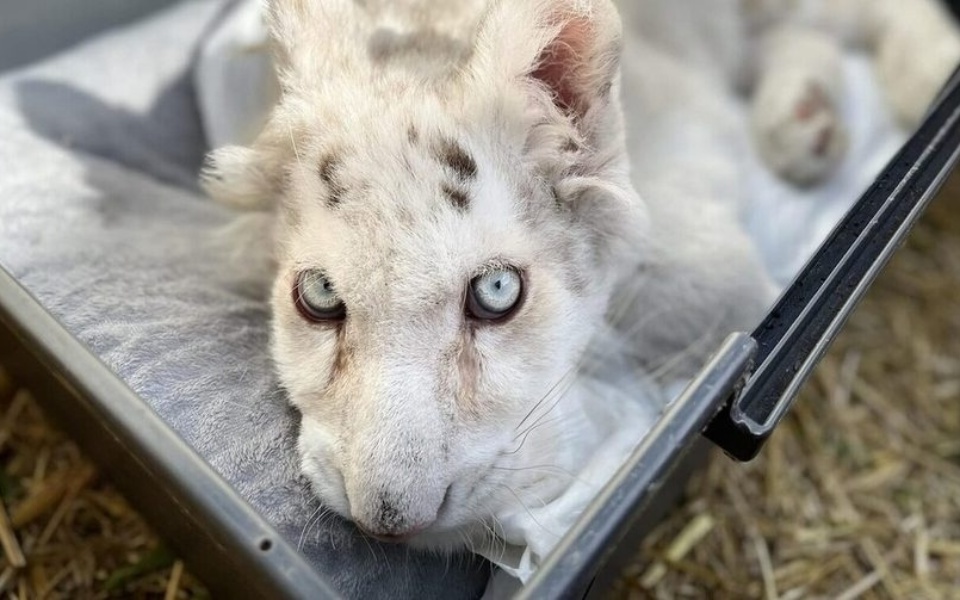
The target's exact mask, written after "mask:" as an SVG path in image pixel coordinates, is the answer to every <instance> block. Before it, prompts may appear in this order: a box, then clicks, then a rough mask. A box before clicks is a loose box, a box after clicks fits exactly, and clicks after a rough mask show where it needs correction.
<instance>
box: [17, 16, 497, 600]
mask: <svg viewBox="0 0 960 600" xmlns="http://www.w3.org/2000/svg"><path fill="white" fill-rule="evenodd" d="M225 6H226V4H225V2H222V1H217V0H200V1H191V2H186V3H183V4H180V5H177V6H174V7H173V8H171V9H168V10H166V11H164V12H163V13H160V14H159V15H157V16H155V17H152V18H150V19H148V20H147V21H146V22H143V23H141V24H138V25H135V26H133V27H130V28H126V29H123V30H118V31H116V32H113V33H109V34H107V35H104V36H101V37H100V38H97V39H95V40H93V41H91V42H89V43H86V44H85V45H82V46H80V47H77V48H74V49H72V50H70V51H68V52H66V53H63V54H61V55H59V56H56V57H54V58H52V59H49V60H46V61H44V62H42V63H40V64H37V65H34V66H31V67H28V68H26V69H22V70H19V71H16V72H13V73H9V74H6V75H4V76H2V77H0V132H2V134H0V164H2V165H3V167H2V168H0V264H2V266H3V267H4V268H5V269H7V270H8V271H10V272H11V273H12V274H13V275H14V276H15V277H16V278H17V279H18V280H19V281H20V282H21V283H22V284H23V285H25V286H26V288H27V289H28V290H29V291H30V292H31V293H33V294H34V295H35V296H36V297H37V298H38V299H39V300H40V302H41V303H42V304H43V305H44V306H46V307H47V308H48V309H49V310H50V311H51V312H52V313H53V314H54V315H55V316H56V317H57V318H58V319H60V320H61V322H62V323H63V324H64V325H65V326H66V327H67V329H69V330H70V331H71V332H72V333H73V334H74V335H75V336H77V337H78V338H79V339H80V340H81V341H82V342H84V343H85V344H86V345H87V346H88V347H89V348H90V349H91V350H92V351H93V352H94V353H95V354H96V355H98V356H99V357H101V359H102V360H104V362H106V364H107V365H109V366H110V367H111V368H112V369H113V370H114V371H116V373H117V374H118V375H119V376H120V377H121V378H122V379H123V380H125V381H126V382H127V383H128V384H129V385H130V386H131V387H132V388H133V389H134V390H135V391H136V392H137V393H138V394H139V395H140V396H141V397H142V398H143V399H144V400H145V401H147V402H148V403H149V404H150V406H151V407H152V408H153V410H155V411H156V412H157V413H158V414H159V415H160V416H161V417H162V418H163V419H164V420H165V421H166V422H167V423H169V425H170V426H171V427H172V428H173V429H174V430H175V431H176V432H177V433H179V435H180V436H182V437H183V439H184V440H185V441H186V442H187V443H188V444H189V445H190V446H192V447H193V448H194V449H195V450H196V451H197V452H198V453H199V454H200V455H201V456H203V457H204V458H205V459H206V460H207V461H208V462H209V463H210V464H211V465H212V466H213V467H214V469H216V470H217V471H218V472H219V473H220V475H222V476H223V478H224V479H225V480H226V481H227V482H229V483H230V484H231V485H232V486H233V487H234V488H235V489H236V490H237V491H238V492H239V493H240V494H241V495H242V496H243V497H244V498H246V500H247V501H248V502H249V503H250V504H251V505H252V506H253V507H254V508H255V509H256V510H257V511H258V512H259V513H260V514H261V515H263V516H264V517H265V518H266V519H267V520H268V521H269V522H270V523H272V524H273V525H274V526H275V527H276V528H277V530H278V531H279V532H280V534H281V535H282V536H283V537H284V538H285V539H286V540H287V541H288V542H290V543H291V544H293V545H294V546H295V547H299V548H300V549H301V550H302V552H303V553H304V554H305V555H306V556H307V558H308V559H309V560H310V561H311V562H312V563H313V564H314V565H316V568H317V569H318V570H319V571H320V572H321V573H322V574H323V575H324V576H326V577H327V578H328V579H329V580H330V581H331V582H332V583H333V584H334V585H335V586H336V587H337V588H338V589H339V590H340V591H341V592H342V593H343V594H344V595H345V596H347V597H352V598H365V599H366V598H391V599H401V598H411V599H413V598H417V599H420V598H431V597H432V598H452V597H457V598H470V597H478V596H479V595H480V594H482V592H483V589H484V585H485V583H486V580H487V579H488V577H489V574H490V570H491V569H490V566H489V565H488V564H487V563H485V562H482V561H481V560H479V559H477V558H473V557H469V556H453V557H440V556H435V555H431V554H428V553H418V552H416V551H413V550H410V549H408V548H405V547H398V546H389V545H380V544H378V543H376V542H375V541H373V540H365V539H363V538H361V537H359V536H358V535H357V534H356V532H355V531H354V529H353V527H352V525H349V524H347V523H345V522H343V521H341V520H339V519H337V518H334V517H332V516H329V515H321V513H320V512H319V507H318V504H317V502H316V500H315V499H314V497H313V495H312V494H311V492H310V490H309V488H308V486H307V485H306V483H305V481H304V480H303V479H302V478H301V477H300V475H299V470H298V467H297V453H296V448H295V443H296V431H297V427H298V424H299V418H298V415H297V414H296V413H295V411H293V410H292V409H291V408H289V407H288V405H287V403H286V400H285V397H284V395H283V392H282V391H281V390H280V389H279V388H278V386H277V384H276V381H275V379H274V376H273V372H272V369H271V366H270V363H269V357H268V355H267V352H266V348H267V341H268V331H267V323H268V309H267V305H266V302H265V299H264V298H263V293H262V289H263V288H262V287H261V285H260V284H261V283H262V282H260V281H258V279H257V277H256V276H255V274H254V273H253V272H256V271H257V269H255V268H253V267H252V266H251V269H250V271H251V273H249V274H248V273H245V272H244V270H243V269H238V268H237V257H236V256H234V255H232V254H231V253H230V252H228V251H226V249H225V248H226V247H227V245H226V244H217V243H213V242H211V240H215V239H217V237H218V232H220V231H221V230H222V229H223V228H224V227H226V226H228V225H230V224H231V222H232V221H233V220H235V219H236V216H235V215H234V214H232V213H231V212H230V211H229V210H227V209H225V208H222V207H220V206H217V205H215V204H213V203H212V202H211V201H210V200H208V199H206V198H205V197H204V196H202V195H201V194H200V192H199V191H198V189H197V185H196V174H197V171H198V169H199V167H200V164H201V161H202V157H203V154H204V152H205V151H206V148H205V147H204V146H205V144H204V136H203V133H202V128H201V124H200V121H199V117H198V111H197V108H196V102H195V94H194V90H193V88H192V84H191V73H190V70H191V68H192V65H193V63H194V57H195V53H196V49H197V44H198V42H199V40H201V39H202V38H203V36H204V35H205V33H206V32H207V31H208V30H209V28H210V27H211V26H213V25H214V24H215V23H216V22H217V20H218V19H219V18H221V15H222V12H223V9H224V7H225ZM253 243H255V242H253ZM264 250H265V249H264ZM264 253H265V252H264Z"/></svg>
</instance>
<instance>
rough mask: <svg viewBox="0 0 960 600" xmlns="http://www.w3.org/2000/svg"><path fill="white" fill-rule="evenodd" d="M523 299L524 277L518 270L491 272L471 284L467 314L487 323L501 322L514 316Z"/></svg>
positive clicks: (505, 269) (506, 269) (474, 279)
mask: <svg viewBox="0 0 960 600" xmlns="http://www.w3.org/2000/svg"><path fill="white" fill-rule="evenodd" d="M522 298H523V277H521V276H520V273H519V272H518V271H517V270H516V269H512V268H501V269H496V270H493V271H489V272H487V273H484V274H483V275H479V276H477V277H474V278H473V280H472V281H471V282H470V291H469V293H468V294H467V314H468V315H470V316H471V317H474V318H476V319H482V320H485V321H499V320H502V319H505V318H506V317H508V316H509V315H510V314H512V313H513V311H514V310H516V308H517V307H518V306H519V305H520V300H521V299H522Z"/></svg>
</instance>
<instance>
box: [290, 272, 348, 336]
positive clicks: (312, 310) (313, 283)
mask: <svg viewBox="0 0 960 600" xmlns="http://www.w3.org/2000/svg"><path fill="white" fill-rule="evenodd" d="M293 301H294V304H296V306H297V310H299V311H300V314H301V315H303V317H304V318H305V319H307V320H309V321H313V322H317V323H319V322H325V321H341V320H343V318H344V317H346V316H347V309H346V307H345V306H344V305H343V301H342V300H341V299H340V296H338V295H337V292H336V290H335V289H334V288H333V284H332V283H330V280H329V279H327V276H326V275H324V274H323V272H322V271H319V270H317V269H311V270H308V271H302V272H301V273H300V274H299V275H297V281H296V284H295V285H294V287H293Z"/></svg>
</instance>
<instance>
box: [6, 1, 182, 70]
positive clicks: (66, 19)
mask: <svg viewBox="0 0 960 600" xmlns="http://www.w3.org/2000/svg"><path fill="white" fill-rule="evenodd" d="M173 2H174V0H0V71H4V70H6V69H11V68H14V67H17V66H20V65H23V64H27V63H29V62H31V61H34V60H37V59H39V58H42V57H44V56H46V55H48V54H50V53H52V52H56V51H58V50H62V49H64V48H67V47H69V46H71V45H72V44H75V43H77V42H79V41H81V40H83V39H84V38H86V37H88V36H90V35H91V34H93V33H96V32H98V31H102V30H103V29H106V28H108V27H114V26H118V25H122V24H124V23H129V22H130V21H133V20H134V19H137V18H139V17H142V16H144V15H146V14H148V13H150V12H152V11H154V10H157V9H158V8H160V7H163V6H167V5H169V4H172V3H173Z"/></svg>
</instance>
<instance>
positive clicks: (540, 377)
mask: <svg viewBox="0 0 960 600" xmlns="http://www.w3.org/2000/svg"><path fill="white" fill-rule="evenodd" d="M903 4H909V5H910V6H911V9H910V11H911V12H910V13H909V14H908V15H907V16H905V15H904V14H902V11H901V12H899V13H898V14H897V15H896V16H894V17H891V16H890V15H891V13H892V12H893V11H895V10H897V9H898V8H899V7H900V6H901V4H900V3H898V2H896V1H895V0H890V2H883V1H880V0H820V1H819V2H817V1H815V0H810V1H808V2H803V1H799V2H798V1H796V0H781V1H777V0H766V1H764V0H753V1H748V0H744V1H743V2H739V1H735V0H684V1H679V2H678V1H676V0H640V1H638V2H624V3H623V6H621V9H622V11H623V13H624V17H625V19H626V22H627V23H628V25H629V26H630V27H629V31H630V32H633V33H636V34H637V35H635V36H634V35H628V36H627V47H626V49H625V50H624V39H623V37H624V36H623V35H622V29H621V21H620V16H619V14H618V10H617V8H616V7H615V6H614V5H613V3H612V2H610V0H493V1H492V2H489V3H488V2H486V1H485V0H461V1H459V2H448V1H446V0H402V1H400V0H392V1H389V0H362V1H361V0H357V1H355V2H354V1H352V0H322V1H321V0H312V1H311V0H272V1H271V2H270V3H269V22H270V31H271V38H272V41H273V44H274V46H275V59H276V62H277V67H278V81H279V84H280V85H279V89H280V94H279V100H278V102H277V104H276V107H275V108H274V109H273V111H272V112H271V114H270V116H269V118H268V119H267V122H266V125H265V127H264V128H263V130H262V132H261V133H260V134H259V136H258V137H257V139H256V140H255V141H254V142H253V143H251V144H250V145H247V146H228V147H225V148H221V149H219V150H217V151H215V152H213V153H212V154H211V156H210V159H209V164H208V166H207V169H206V170H205V173H204V183H205V186H206V188H207V189H208V190H209V192H210V193H211V195H212V196H214V197H215V198H217V199H219V200H222V201H224V202H227V203H229V204H232V205H235V206H239V207H245V208H253V209H262V210H270V211H276V214H277V225H276V231H275V241H274V243H275V246H276V249H275V262H276V265H275V269H276V274H275V284H274V287H273V294H272V309H273V348H272V351H273V355H274V358H275V362H276V365H277V370H278V373H279V376H280V380H281V382H282V384H283V385H284V387H285V388H286V389H287V390H288V392H289V395H290V398H291V401H292V402H293V403H294V404H295V405H296V407H297V408H298V409H299V410H300V411H301V413H302V417H303V419H302V429H301V435H300V452H301V461H302V466H303V470H304V472H305V473H306V475H307V476H308V477H309V479H310V481H311V482H312V484H313V486H314V489H315V490H316V493H317V494H318V495H319V496H320V498H321V499H322V500H323V502H324V503H325V504H326V505H327V506H329V507H330V508H332V509H334V510H335V511H336V512H338V513H340V514H341V515H343V516H344V517H346V518H349V519H351V520H353V521H354V522H355V523H356V524H357V525H358V526H359V527H360V528H361V529H363V530H364V531H366V532H368V533H369V534H370V535H372V536H374V537H377V538H379V539H384V540H391V541H411V542H413V543H416V544H421V545H428V546H431V547H437V548H445V547H447V548H449V547H456V546H459V545H460V544H462V543H470V541H471V540H472V539H476V538H477V537H478V536H483V535H486V531H487V530H488V528H489V527H490V524H491V522H492V521H493V520H494V519H496V517H497V515H498V514H502V513H503V512H509V511H510V510H512V509H513V508H515V507H516V506H518V505H519V506H528V505H534V504H542V503H545V502H549V501H550V500H551V499H552V498H555V497H556V496H557V495H558V494H560V493H561V492H562V491H563V489H564V488H565V487H566V486H568V485H569V484H570V473H575V472H577V471H578V470H579V468H580V467H582V466H583V464H584V463H585V461H586V460H587V459H588V458H589V455H590V453H591V452H592V450H593V447H591V446H590V445H589V444H585V443H581V441H582V440H581V441H577V440H579V439H580V438H578V436H577V428H578V423H580V422H581V420H582V419H581V418H582V417H583V416H584V414H583V412H582V411H584V410H590V409H589V407H590V402H589V398H586V399H585V398H583V397H579V398H577V395H578V394H581V395H582V394H584V393H585V392H584V391H583V390H582V389H580V388H579V387H577V386H576V385H575V384H571V383H570V382H571V380H572V379H575V375H576V373H577V371H578V369H579V368H580V367H581V365H583V364H584V362H585V361H587V360H588V358H589V357H590V356H591V353H592V352H593V349H594V348H595V345H592V344H591V341H592V340H595V339H597V338H598V337H599V338H600V339H602V340H605V341H610V342H611V343H612V342H617V343H619V344H621V345H624V349H625V350H627V351H629V354H630V355H631V356H632V358H633V359H634V360H635V365H636V368H637V369H644V370H646V371H648V372H654V371H658V370H659V369H662V368H664V364H663V363H664V361H665V359H671V361H670V365H669V366H670V369H671V372H672V373H673V374H674V375H676V376H678V377H682V376H684V375H689V374H690V373H691V372H692V370H693V369H695V368H696V366H697V365H698V364H699V363H700V362H701V361H702V359H703V357H704V356H705V355H706V354H707V353H708V352H709V351H710V350H711V349H712V348H713V347H714V346H715V342H716V341H717V340H718V339H719V336H721V335H723V334H725V333H726V332H729V331H732V330H742V329H749V328H750V327H752V326H753V325H754V324H755V323H756V322H757V320H758V319H759V317H760V316H761V315H762V312H763V311H764V310H765V308H766V307H767V306H768V305H769V303H770V301H771V299H772V295H773V286H772V285H771V284H770V283H769V281H768V280H767V278H766V276H765V275H764V273H763V269H762V267H761V266H760V264H759V262H758V260H757V257H756V256H755V254H754V250H753V247H752V245H751V243H750V241H749V240H748V239H747V237H746V236H745V234H744V232H743V231H742V230H741V228H740V226H739V225H738V223H737V219H736V210H737V208H738V207H737V205H736V204H737V198H736V190H737V183H738V176H739V173H740V171H739V169H740V165H739V162H738V156H737V155H738V152H737V151H736V145H737V144H743V143H747V142H746V140H741V139H740V138H741V137H742V136H740V135H739V134H738V133H736V127H734V124H733V123H732V121H731V118H732V117H731V116H730V111H729V107H728V104H727V103H726V102H725V101H724V100H723V99H722V98H721V97H720V96H721V94H718V93H717V90H718V89H722V88H724V87H727V88H732V87H734V86H739V87H741V88H745V89H746V88H752V89H753V90H754V91H753V94H754V96H755V98H756V99H755V107H754V115H753V139H754V143H755V144H756V145H757V147H758V148H759V150H760V153H761V155H762V157H763V158H764V160H765V161H766V162H767V163H768V164H769V165H770V167H771V168H772V169H774V170H775V171H776V172H777V173H780V174H781V175H782V176H783V177H784V178H787V179H789V180H791V181H794V182H796V183H798V184H801V185H807V184H812V183H814V182H816V181H818V180H820V179H822V178H824V177H827V176H829V173H830V170H831V169H832V167H833V165H834V164H835V163H836V162H837V161H838V160H839V157H840V156H841V155H842V153H843V151H844V146H845V142H844V133H843V124H842V123H841V122H839V118H838V117H837V113H836V112H835V111H834V109H833V106H834V104H835V103H836V96H837V94H839V93H841V90H842V86H841V85H840V83H839V78H840V71H839V68H838V67H837V65H836V54H837V47H838V46H837V45H838V44H840V43H862V44H867V45H869V46H870V47H872V48H875V51H876V53H877V56H878V64H879V66H880V72H881V74H884V73H886V75H883V77H884V81H886V82H887V83H886V84H887V86H888V88H889V91H890V97H891V101H892V102H893V105H894V106H895V107H896V109H897V111H898V113H899V114H900V115H901V116H902V118H903V119H904V120H905V121H908V122H915V121H916V120H917V119H919V117H920V115H921V114H922V112H923V110H925V108H926V104H927V103H929V101H930V99H931V98H932V96H933V94H934V93H935V90H936V89H937V86H938V85H939V84H940V83H941V82H942V81H943V79H945V77H946V76H947V74H948V73H949V70H950V69H951V68H952V66H953V62H954V61H955V60H956V59H957V58H958V56H960V51H958V49H957V48H958V47H960V45H958V43H957V35H956V33H955V31H954V30H953V29H952V28H951V27H949V26H947V25H945V24H944V23H946V20H945V17H944V16H943V15H942V14H941V12H940V9H939V8H938V7H937V6H936V5H935V4H934V3H933V2H931V1H928V0H913V1H911V2H904V3H903ZM851 15H856V16H857V17H858V18H860V17H867V18H866V19H864V20H863V21H862V22H861V21H859V20H857V19H854V18H852V17H851ZM941 19H943V20H941ZM928 30H936V35H926V34H927V33H928ZM757 48H760V50H757ZM905 55H914V56H917V57H918V60H920V59H922V61H923V66H918V67H917V68H916V69H903V68H902V67H901V66H900V64H899V61H901V60H902V59H903V57H904V56H905ZM621 56H622V57H623V64H622V65H621ZM753 58H759V60H752V59H753ZM918 65H919V63H918ZM621 66H622V72H623V74H622V75H621ZM622 88H623V89H622ZM622 94H624V95H627V96H628V97H629V98H630V102H631V113H630V119H629V120H628V122H627V123H625V122H624V117H623V110H622V102H621V95H622ZM628 140H629V144H628ZM731 144H732V146H731ZM628 148H629V151H628ZM718 148H719V149H720V152H719V153H718V152H717V149H718ZM654 150H655V151H654ZM638 190H639V193H638ZM673 359H676V360H673ZM572 398H574V399H576V401H572V400H571V399H572ZM599 408H600V407H598V410H599ZM578 411H580V412H578ZM547 467H548V468H547Z"/></svg>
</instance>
